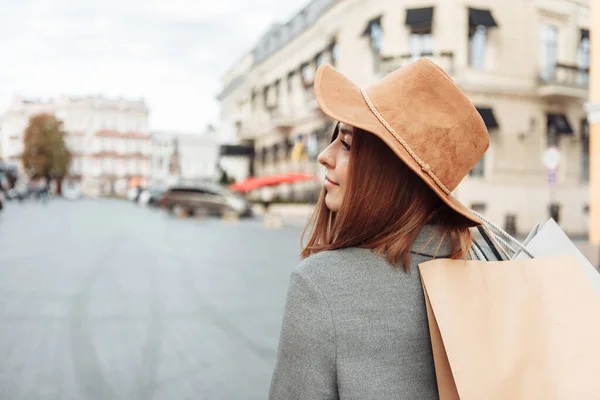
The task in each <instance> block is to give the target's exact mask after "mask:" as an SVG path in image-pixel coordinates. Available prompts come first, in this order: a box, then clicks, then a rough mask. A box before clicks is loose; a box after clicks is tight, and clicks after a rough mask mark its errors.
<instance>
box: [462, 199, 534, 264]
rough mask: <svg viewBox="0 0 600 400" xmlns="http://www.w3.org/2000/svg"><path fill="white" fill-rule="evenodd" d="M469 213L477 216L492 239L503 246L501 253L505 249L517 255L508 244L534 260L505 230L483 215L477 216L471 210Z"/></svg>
mask: <svg viewBox="0 0 600 400" xmlns="http://www.w3.org/2000/svg"><path fill="white" fill-rule="evenodd" d="M471 212H472V213H473V214H475V216H477V217H478V218H479V219H480V220H481V221H482V222H483V224H484V228H487V229H488V231H489V232H490V233H491V234H492V237H493V238H494V239H496V240H497V241H498V242H500V244H502V246H504V248H502V247H501V248H502V250H503V251H506V249H509V250H510V251H512V254H513V255H514V254H516V253H517V251H516V250H515V249H514V248H513V247H512V246H511V245H510V244H509V243H508V242H510V243H512V244H513V245H515V246H516V247H518V248H519V250H521V251H522V252H523V253H525V254H527V255H528V256H529V257H531V258H534V255H533V254H532V253H531V251H529V249H527V247H525V246H524V245H523V244H522V243H521V242H519V241H518V240H517V239H515V238H514V237H512V236H511V235H509V234H508V233H507V232H506V231H505V230H503V229H502V228H500V227H499V226H498V225H496V224H494V223H493V222H492V221H490V220H489V219H487V218H486V217H484V216H483V215H481V214H479V213H478V212H476V211H473V210H471ZM507 256H508V253H507ZM509 258H512V257H510V256H509Z"/></svg>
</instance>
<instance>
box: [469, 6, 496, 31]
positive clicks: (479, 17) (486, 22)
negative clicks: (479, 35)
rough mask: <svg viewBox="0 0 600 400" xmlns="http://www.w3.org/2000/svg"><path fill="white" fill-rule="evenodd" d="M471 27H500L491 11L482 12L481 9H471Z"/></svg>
mask: <svg viewBox="0 0 600 400" xmlns="http://www.w3.org/2000/svg"><path fill="white" fill-rule="evenodd" d="M469 25H470V26H477V25H483V26H485V27H488V28H493V27H495V26H498V24H496V20H494V17H493V16H492V12H491V11H490V10H482V9H479V8H469Z"/></svg>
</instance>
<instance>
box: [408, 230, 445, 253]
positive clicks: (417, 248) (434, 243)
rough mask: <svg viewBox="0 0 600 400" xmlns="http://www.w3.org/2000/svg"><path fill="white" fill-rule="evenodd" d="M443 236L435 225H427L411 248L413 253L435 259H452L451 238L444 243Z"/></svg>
mask: <svg viewBox="0 0 600 400" xmlns="http://www.w3.org/2000/svg"><path fill="white" fill-rule="evenodd" d="M442 236H443V234H442V233H440V232H439V231H438V228H437V227H436V226H435V225H425V226H424V227H423V229H421V231H420V232H419V234H418V235H417V237H416V238H415V241H414V243H413V245H412V247H411V250H410V251H411V253H413V254H417V255H423V256H426V257H434V258H447V257H450V255H451V252H452V242H451V240H450V236H446V237H445V238H444V240H443V241H442V240H441V239H442Z"/></svg>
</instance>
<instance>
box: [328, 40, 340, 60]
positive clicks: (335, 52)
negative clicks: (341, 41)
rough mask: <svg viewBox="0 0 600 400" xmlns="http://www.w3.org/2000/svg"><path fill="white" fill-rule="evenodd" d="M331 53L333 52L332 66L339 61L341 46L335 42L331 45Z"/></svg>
mask: <svg viewBox="0 0 600 400" xmlns="http://www.w3.org/2000/svg"><path fill="white" fill-rule="evenodd" d="M330 52H331V56H330V57H331V64H332V65H335V64H336V62H337V61H338V57H339V46H338V44H337V43H336V42H333V43H332V44H331V47H330Z"/></svg>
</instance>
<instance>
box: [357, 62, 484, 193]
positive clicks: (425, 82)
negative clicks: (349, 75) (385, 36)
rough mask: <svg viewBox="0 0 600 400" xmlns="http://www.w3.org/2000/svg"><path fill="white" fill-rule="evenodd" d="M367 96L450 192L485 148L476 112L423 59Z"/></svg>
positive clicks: (443, 74)
mask: <svg viewBox="0 0 600 400" xmlns="http://www.w3.org/2000/svg"><path fill="white" fill-rule="evenodd" d="M366 93H367V94H368V97H369V98H370V101H371V103H372V105H373V106H374V107H375V109H376V110H377V111H378V112H379V114H380V115H381V117H382V118H383V119H384V120H385V122H387V124H388V125H389V127H391V128H392V129H393V130H394V131H395V132H396V133H397V134H398V135H399V136H400V137H401V138H402V139H403V141H404V142H406V144H407V145H408V146H409V147H410V149H412V151H413V152H414V153H415V154H416V155H417V156H418V157H419V158H420V159H421V160H422V161H423V162H424V163H425V164H427V165H428V166H429V167H430V168H431V171H432V172H433V173H434V174H435V176H437V178H438V179H439V180H440V181H441V182H442V183H443V185H445V186H446V188H448V189H449V190H450V191H453V190H454V189H455V188H456V187H457V186H458V184H459V183H460V182H461V181H462V179H463V178H464V177H465V176H466V175H467V174H468V173H469V171H470V170H471V169H472V168H473V167H474V166H475V164H477V162H478V161H479V159H480V158H481V157H482V156H483V154H484V153H485V151H486V150H487V148H488V147H489V142H490V139H489V134H488V132H487V128H486V126H485V123H484V122H483V119H482V118H481V116H480V115H479V113H478V111H477V109H476V108H475V107H474V106H473V104H472V103H471V101H470V100H469V99H468V98H467V97H466V96H465V95H464V93H462V91H461V90H460V89H459V88H458V86H457V85H456V84H455V83H454V82H453V81H452V79H451V78H450V77H449V76H448V75H447V74H446V72H444V71H443V70H442V69H441V68H440V67H438V66H437V65H435V64H434V63H433V62H431V61H429V60H427V59H421V60H418V61H415V62H413V63H411V64H409V65H407V66H405V67H403V68H400V69H398V70H396V71H394V72H392V73H390V74H389V75H387V76H386V77H384V78H383V79H381V80H380V81H378V82H376V83H375V84H373V85H371V86H369V87H367V88H366ZM388 130H389V129H388Z"/></svg>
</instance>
